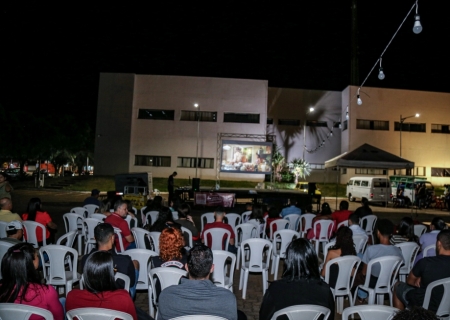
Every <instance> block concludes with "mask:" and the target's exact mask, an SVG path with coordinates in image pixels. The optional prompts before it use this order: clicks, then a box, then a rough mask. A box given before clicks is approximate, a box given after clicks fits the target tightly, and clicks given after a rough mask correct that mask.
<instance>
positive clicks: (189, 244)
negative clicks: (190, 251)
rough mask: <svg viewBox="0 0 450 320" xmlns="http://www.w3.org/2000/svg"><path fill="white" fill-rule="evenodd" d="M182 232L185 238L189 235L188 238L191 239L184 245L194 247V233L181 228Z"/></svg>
mask: <svg viewBox="0 0 450 320" xmlns="http://www.w3.org/2000/svg"><path fill="white" fill-rule="evenodd" d="M181 232H182V233H183V237H184V234H185V233H187V238H188V239H189V242H188V243H185V244H184V245H185V246H188V247H189V248H192V247H193V246H194V241H193V240H192V231H191V230H189V229H188V228H186V227H183V226H181Z"/></svg>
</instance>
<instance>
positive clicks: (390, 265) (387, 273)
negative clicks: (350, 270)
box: [364, 256, 402, 292]
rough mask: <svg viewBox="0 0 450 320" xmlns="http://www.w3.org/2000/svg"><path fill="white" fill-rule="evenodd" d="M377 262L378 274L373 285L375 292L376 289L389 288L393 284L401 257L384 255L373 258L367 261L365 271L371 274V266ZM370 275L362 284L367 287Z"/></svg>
mask: <svg viewBox="0 0 450 320" xmlns="http://www.w3.org/2000/svg"><path fill="white" fill-rule="evenodd" d="M376 263H379V264H380V274H379V276H378V280H377V283H376V285H375V287H374V289H375V292H377V289H385V288H391V287H392V286H393V284H394V283H393V282H394V280H395V278H396V276H397V273H398V269H399V268H400V266H401V264H402V258H400V257H397V256H384V257H379V258H375V259H372V260H370V261H369V263H368V264H367V273H366V274H368V275H369V274H371V271H372V267H373V265H374V264H376ZM370 278H371V277H366V280H365V283H364V286H365V287H369V282H370Z"/></svg>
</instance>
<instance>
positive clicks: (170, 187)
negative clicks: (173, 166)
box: [167, 171, 178, 204]
mask: <svg viewBox="0 0 450 320" xmlns="http://www.w3.org/2000/svg"><path fill="white" fill-rule="evenodd" d="M177 175H178V173H177V172H176V171H174V172H173V173H172V174H171V175H170V176H169V179H168V180H167V190H168V191H169V200H168V203H169V204H170V202H171V201H173V199H174V191H173V188H174V184H173V179H174V178H175V177H176V176H177Z"/></svg>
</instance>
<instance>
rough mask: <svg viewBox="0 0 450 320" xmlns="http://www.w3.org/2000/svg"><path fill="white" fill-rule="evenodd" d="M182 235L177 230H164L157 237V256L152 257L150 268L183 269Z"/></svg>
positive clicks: (184, 259)
mask: <svg viewBox="0 0 450 320" xmlns="http://www.w3.org/2000/svg"><path fill="white" fill-rule="evenodd" d="M184 246H185V244H184V238H183V234H182V233H181V231H180V230H179V229H176V228H166V229H164V230H163V231H162V232H161V235H160V237H159V256H158V257H152V258H151V261H152V268H158V267H175V268H179V269H183V270H186V269H185V265H186V262H187V258H186V250H185V249H184Z"/></svg>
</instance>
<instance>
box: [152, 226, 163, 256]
mask: <svg viewBox="0 0 450 320" xmlns="http://www.w3.org/2000/svg"><path fill="white" fill-rule="evenodd" d="M160 236H161V232H159V231H151V232H150V240H151V241H150V245H151V246H152V247H153V251H155V252H156V253H157V254H158V255H159V237H160Z"/></svg>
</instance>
